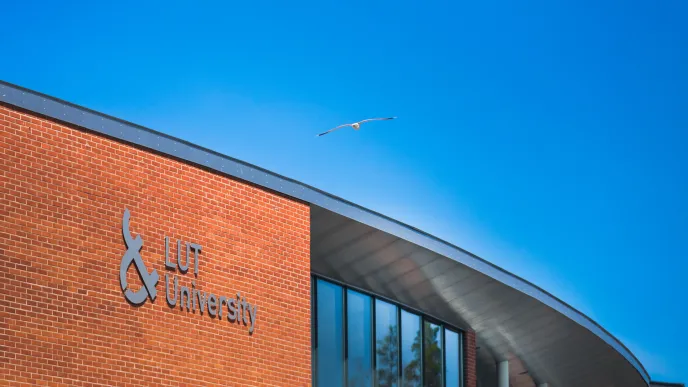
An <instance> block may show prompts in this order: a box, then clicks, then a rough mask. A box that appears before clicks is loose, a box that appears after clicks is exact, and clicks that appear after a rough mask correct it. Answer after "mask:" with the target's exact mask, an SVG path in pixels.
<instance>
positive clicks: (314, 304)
mask: <svg viewBox="0 0 688 387" xmlns="http://www.w3.org/2000/svg"><path fill="white" fill-rule="evenodd" d="M318 280H320V281H324V282H329V283H331V284H333V285H336V286H339V287H341V288H342V298H343V300H342V302H343V303H342V308H343V311H342V317H343V319H344V321H343V329H344V332H343V335H342V337H343V340H344V343H343V344H344V345H343V348H344V354H343V355H344V364H343V365H342V367H343V372H344V381H343V383H344V386H345V387H346V386H347V384H348V382H349V381H348V371H349V370H348V361H349V359H348V354H349V353H348V352H349V351H348V348H349V347H348V346H349V340H348V302H347V301H348V299H347V292H348V291H349V290H352V291H355V292H358V293H360V294H363V295H366V296H369V297H370V302H371V314H370V316H371V317H370V320H371V321H370V324H371V340H372V343H371V348H372V351H373V353H372V363H373V364H372V366H373V367H372V373H373V375H372V383H373V386H375V385H376V383H377V340H376V337H377V332H376V327H375V316H376V314H377V308H376V301H377V300H380V301H384V302H386V303H388V304H391V305H393V306H395V307H396V308H397V325H398V327H397V342H398V343H399V356H398V360H397V370H398V373H399V375H398V380H399V381H398V386H397V387H401V384H403V375H402V372H403V369H402V367H403V362H402V353H401V351H402V348H401V334H402V326H401V324H402V321H401V312H402V310H403V311H406V312H408V313H411V314H414V315H416V316H418V317H419V318H420V324H421V365H420V367H421V369H420V375H421V386H422V385H423V383H424V382H425V380H424V374H425V368H424V367H425V359H424V355H425V354H424V347H425V327H424V324H425V322H428V323H432V324H435V325H438V326H439V327H440V333H441V341H442V344H441V345H442V382H443V383H442V384H443V386H444V387H447V386H446V361H447V359H446V358H447V355H446V342H445V340H446V338H445V337H446V335H445V329H449V330H450V331H452V332H455V333H457V334H458V336H459V345H458V347H459V354H458V357H459V365H460V368H459V386H460V387H463V386H464V379H465V377H466V375H465V373H464V369H465V364H464V359H465V357H464V355H465V354H464V345H463V342H464V339H465V334H466V331H465V330H463V329H461V328H459V327H457V326H455V325H452V324H449V323H447V322H445V321H443V320H441V319H438V318H436V317H434V316H432V315H429V314H427V313H424V312H422V311H420V310H418V309H416V308H413V307H410V306H408V305H405V304H402V303H400V302H398V301H394V300H392V299H390V298H388V297H385V296H382V295H379V294H376V293H374V292H371V291H368V290H364V289H361V288H359V287H356V286H352V285H348V284H346V283H344V282H342V281H338V280H335V279H332V278H328V277H326V276H322V275H318V274H313V273H311V300H310V302H311V342H312V346H311V351H313V352H314V351H317V349H318V348H317V347H318V341H317V340H318V336H317V335H318V333H317V312H318V310H317V294H318V289H317V283H318ZM316 357H317V354H315V352H314V353H313V354H312V359H313V362H312V364H311V368H312V369H311V375H312V382H313V385H314V387H316V382H317V364H316V362H315V360H316Z"/></svg>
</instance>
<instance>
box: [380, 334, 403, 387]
mask: <svg viewBox="0 0 688 387" xmlns="http://www.w3.org/2000/svg"><path fill="white" fill-rule="evenodd" d="M397 329H398V328H397V326H396V325H390V326H389V331H388V332H387V334H386V335H385V336H384V337H383V338H381V339H379V340H378V341H377V350H376V353H377V382H378V386H380V387H394V386H396V385H397V380H398V372H399V371H398V370H399V368H398V367H399V340H398V339H397V337H398V336H397Z"/></svg>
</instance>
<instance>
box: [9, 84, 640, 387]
mask: <svg viewBox="0 0 688 387" xmlns="http://www.w3.org/2000/svg"><path fill="white" fill-rule="evenodd" d="M0 102H2V103H5V104H8V105H12V106H15V107H18V108H20V109H23V110H26V111H29V112H33V113H35V114H38V115H41V116H45V117H48V118H51V119H53V120H57V121H61V122H64V123H67V124H72V125H75V126H78V127H80V128H83V129H86V130H88V131H91V132H95V133H98V134H101V135H104V136H107V137H110V138H114V139H117V140H120V141H124V142H127V143H131V144H134V145H136V146H139V147H143V148H147V149H150V150H152V151H154V152H157V153H160V154H163V155H167V156H170V157H173V158H176V159H180V160H183V161H185V162H189V163H192V164H195V165H198V166H201V167H203V168H207V169H211V170H214V171H216V172H218V173H221V174H224V175H228V176H231V177H233V178H237V179H241V180H244V181H247V182H250V183H253V184H256V185H258V186H261V187H264V188H266V189H269V190H273V191H276V192H279V193H281V194H284V195H287V196H290V197H293V198H296V199H298V200H301V201H304V202H307V203H310V204H311V208H312V230H313V233H312V238H311V240H312V242H311V243H312V253H311V254H312V258H311V260H312V264H311V265H312V270H313V271H314V272H316V273H318V274H321V275H325V276H329V277H331V278H333V279H339V280H342V281H345V282H347V283H350V284H352V285H354V286H358V287H361V288H363V289H366V290H369V291H372V292H374V293H377V294H380V295H383V296H387V297H390V298H394V299H395V300H398V301H399V302H402V303H404V304H407V305H409V306H411V307H414V308H417V309H419V310H423V311H424V312H426V313H428V314H430V315H434V316H436V317H438V318H441V319H443V320H445V321H447V322H449V323H452V324H454V325H456V326H459V327H465V328H469V327H470V328H471V329H474V330H475V331H476V334H477V337H478V343H479V344H478V345H479V346H480V350H479V353H478V360H479V364H480V366H481V367H480V368H481V370H482V371H483V372H485V374H484V375H482V377H483V378H484V379H486V380H487V379H489V378H490V377H491V375H492V374H493V372H491V371H490V367H494V362H495V361H499V360H504V359H509V360H510V365H511V367H510V375H511V377H510V381H511V384H512V385H515V386H519V385H532V383H533V382H537V383H541V382H548V383H550V385H552V386H580V385H591V386H592V385H596V386H597V385H599V386H631V387H633V386H648V385H649V383H650V378H649V375H648V373H647V371H646V370H645V368H644V367H643V366H642V364H641V363H640V361H638V359H637V358H636V357H635V356H634V355H633V354H632V353H631V351H630V350H628V348H626V347H625V346H624V345H623V344H622V343H621V342H620V341H619V340H618V339H616V338H615V337H614V336H612V335H611V334H610V333H609V332H607V331H606V330H605V329H604V328H602V327H601V326H600V325H599V324H597V323H595V322H594V321H593V320H592V319H590V318H589V317H587V316H585V315H584V314H583V313H581V312H579V311H578V310H576V309H575V308H573V307H571V306H570V305H568V304H566V303H565V302H563V301H561V300H560V299H558V298H556V297H555V296H553V295H552V294H550V293H548V292H546V291H545V290H543V289H541V288H539V287H537V286H536V285H534V284H532V283H530V282H528V281H526V280H524V279H523V278H520V277H518V276H516V275H514V274H511V273H509V272H507V271H505V270H503V269H501V268H499V267H497V266H495V265H493V264H491V263H489V262H487V261H485V260H484V259H482V258H480V257H477V256H475V255H473V254H471V253H469V252H467V251H465V250H463V249H461V248H459V247H457V246H455V245H452V244H451V243H448V242H446V241H443V240H441V239H438V238H436V237H434V236H432V235H429V234H427V233H425V232H423V231H421V230H418V229H416V228H414V227H411V226H409V225H406V224H403V223H401V222H398V221H396V220H394V219H392V218H389V217H387V216H385V215H382V214H379V213H376V212H374V211H371V210H368V209H366V208H363V207H361V206H358V205H356V204H354V203H351V202H348V201H346V200H343V199H341V198H338V197H336V196H333V195H330V194H328V193H326V192H323V191H321V190H318V189H317V188H313V187H311V186H308V185H306V184H303V183H300V182H298V181H295V180H292V179H289V178H286V177H284V176H280V175H278V174H275V173H273V172H270V171H267V170H265V169H262V168H259V167H256V166H253V165H250V164H247V163H245V162H242V161H239V160H236V159H233V158H231V157H228V156H225V155H222V154H220V153H217V152H214V151H212V150H209V149H205V148H202V147H199V146H197V145H194V144H191V143H189V142H186V141H184V140H180V139H177V138H174V137H171V136H168V135H165V134H163V133H160V132H156V131H153V130H151V129H148V128H145V127H142V126H140V125H136V124H132V123H130V122H127V121H123V120H120V119H117V118H114V117H111V116H108V115H105V114H102V113H98V112H96V111H93V110H90V109H86V108H83V107H80V106H77V105H74V104H71V103H68V102H65V101H62V100H58V99H56V98H53V97H50V96H47V95H43V94H40V93H37V92H35V91H31V90H27V89H24V88H21V87H19V86H16V85H12V84H9V83H6V82H2V81H0ZM526 371H527V372H526Z"/></svg>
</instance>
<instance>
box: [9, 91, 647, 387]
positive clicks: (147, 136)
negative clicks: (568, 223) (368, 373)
mask: <svg viewBox="0 0 688 387" xmlns="http://www.w3.org/2000/svg"><path fill="white" fill-rule="evenodd" d="M0 102H3V103H5V104H9V105H12V106H16V107H18V108H20V109H23V110H27V111H30V112H33V113H36V114H38V115H41V116H45V117H48V118H51V119H53V120H57V121H61V122H65V123H68V124H72V125H76V126H79V127H82V128H84V129H87V130H90V131H93V132H96V133H99V134H101V135H104V136H107V137H111V138H114V139H118V140H121V141H124V142H126V143H130V144H134V145H137V146H140V147H143V148H148V149H151V150H153V151H155V152H158V153H161V154H165V155H169V156H171V157H174V158H177V159H181V160H184V161H187V162H189V163H192V164H196V165H198V166H202V167H204V168H208V169H211V170H215V171H217V172H219V173H221V174H225V175H228V176H231V177H233V178H237V179H241V180H244V181H247V182H249V183H253V184H256V185H258V186H261V187H264V188H267V189H270V190H273V191H276V192H280V193H282V194H284V195H287V196H291V197H293V198H296V199H299V200H302V201H304V202H307V203H311V204H315V205H318V206H320V207H323V208H325V209H327V210H330V211H332V212H335V213H337V214H340V215H342V216H346V217H348V218H351V219H354V220H356V221H358V222H361V223H364V224H366V225H368V226H371V227H374V228H377V229H379V230H382V231H385V232H387V233H389V234H392V235H394V236H397V237H399V238H402V239H405V240H407V241H409V242H412V243H415V244H417V245H419V246H422V247H425V248H427V249H429V250H432V251H434V252H436V253H438V254H441V255H444V256H446V257H449V258H452V259H454V260H455V261H457V262H459V263H461V264H463V265H466V266H468V267H470V268H472V269H474V270H477V271H479V272H481V273H483V274H485V275H487V276H489V277H491V278H493V279H495V280H497V281H500V282H502V283H504V284H506V285H508V286H510V287H512V288H513V289H516V290H518V291H520V292H522V293H525V294H527V295H529V296H531V297H533V298H535V299H536V300H538V301H540V302H542V303H543V304H545V305H547V306H549V307H551V308H552V309H554V310H556V311H558V312H559V313H561V314H563V315H564V316H566V317H568V318H569V319H571V320H573V321H575V322H576V323H578V324H580V325H581V326H583V327H585V328H586V329H588V330H589V331H591V332H592V333H594V334H595V335H597V336H598V337H599V338H600V339H602V340H604V342H606V343H607V344H608V345H610V346H611V347H612V348H614V349H615V350H616V351H617V352H619V353H620V354H621V355H623V356H624V357H625V358H626V360H627V361H628V362H629V363H630V364H631V365H633V367H634V368H635V369H636V370H637V371H638V373H639V374H640V375H641V377H642V378H643V379H644V380H645V382H646V383H647V384H648V385H649V383H650V378H649V375H648V373H647V371H646V370H645V368H644V367H643V365H642V364H641V363H640V361H638V359H637V358H636V357H635V356H634V355H633V354H632V353H631V351H630V350H629V349H628V348H626V347H625V346H624V345H623V344H622V343H621V342H620V341H619V340H617V339H616V338H615V337H614V336H612V335H611V334H610V333H609V332H607V331H606V330H605V329H604V328H602V327H601V326H600V325H599V324H597V323H596V322H594V321H593V320H592V319H590V318H589V317H588V316H586V315H584V314H583V313H581V312H579V311H578V310H576V309H575V308H573V307H571V306H570V305H568V304H566V303H565V302H563V301H561V300H560V299H558V298H556V297H555V296H553V295H551V294H550V293H548V292H546V291H545V290H543V289H541V288H540V287H538V286H536V285H534V284H532V283H530V282H528V281H526V280H524V279H522V278H520V277H518V276H516V275H514V274H511V273H509V272H507V271H506V270H504V269H501V268H499V267H497V266H495V265H493V264H491V263H489V262H487V261H486V260H484V259H482V258H480V257H478V256H476V255H474V254H471V253H469V252H467V251H465V250H463V249H461V248H460V247H458V246H455V245H452V244H451V243H448V242H446V241H443V240H441V239H439V238H436V237H434V236H432V235H430V234H428V233H425V232H423V231H421V230H419V229H416V228H414V227H411V226H409V225H406V224H404V223H401V222H399V221H396V220H394V219H392V218H390V217H387V216H385V215H382V214H379V213H376V212H374V211H371V210H369V209H366V208H363V207H361V206H359V205H357V204H354V203H351V202H349V201H346V200H344V199H341V198H338V197H336V196H334V195H331V194H328V193H326V192H324V191H321V190H319V189H317V188H314V187H311V186H309V185H306V184H303V183H300V182H298V181H296V180H293V179H289V178H287V177H284V176H281V175H278V174H276V173H273V172H270V171H268V170H265V169H263V168H260V167H257V166H254V165H251V164H248V163H245V162H243V161H240V160H237V159H234V158H231V157H229V156H225V155H223V154H220V153H218V152H215V151H212V150H209V149H206V148H203V147H200V146H198V145H194V144H192V143H190V142H187V141H184V140H180V139H178V138H175V137H172V136H169V135H166V134H164V133H160V132H157V131H154V130H152V129H149V128H146V127H143V126H140V125H136V124H133V123H130V122H127V121H124V120H121V119H118V118H115V117H111V116H108V115H105V114H103V113H99V112H96V111H94V110H90V109H87V108H84V107H81V106H78V105H75V104H72V103H69V102H66V101H62V100H59V99H57V98H54V97H50V96H48V95H45V94H41V93H38V92H35V91H32V90H28V89H25V88H23V87H20V86H16V85H13V84H10V83H7V82H4V81H0Z"/></svg>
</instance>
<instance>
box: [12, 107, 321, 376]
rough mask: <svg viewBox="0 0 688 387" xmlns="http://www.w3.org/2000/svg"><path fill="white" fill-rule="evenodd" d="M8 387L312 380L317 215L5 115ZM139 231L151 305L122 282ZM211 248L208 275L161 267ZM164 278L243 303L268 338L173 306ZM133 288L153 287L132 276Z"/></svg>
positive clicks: (177, 165)
mask: <svg viewBox="0 0 688 387" xmlns="http://www.w3.org/2000/svg"><path fill="white" fill-rule="evenodd" d="M0 155H1V156H0V160H1V162H0V166H1V167H2V168H1V170H0V179H1V180H0V380H2V381H4V382H3V383H9V384H10V385H34V384H50V385H64V386H85V385H100V386H111V385H132V386H133V385H135V386H154V385H155V386H157V385H164V386H173V385H174V386H176V385H187V386H202V385H241V386H253V385H284V386H304V385H310V381H311V380H310V379H311V369H310V363H311V360H310V359H311V358H310V299H309V293H310V282H309V277H310V262H309V259H310V258H309V246H310V241H309V237H310V236H309V208H308V206H307V205H305V204H303V203H299V202H295V201H293V200H290V199H287V198H285V197H282V196H279V195H276V194H273V193H270V192H266V191H264V190H261V189H258V188H255V187H253V186H250V185H247V184H244V183H242V182H239V181H235V180H232V179H229V178H227V177H223V176H219V175H217V174H214V173H211V172H208V171H205V170H202V169H199V168H196V167H193V166H189V165H187V164H184V163H181V162H178V161H175V160H172V159H169V158H165V157H162V156H159V155H155V154H152V153H149V152H146V151H143V150H140V149H137V148H134V147H132V146H129V145H125V144H122V143H119V142H116V141H113V140H110V139H107V138H103V137H99V136H96V135H93V134H90V133H87V132H84V131H81V130H77V129H73V128H70V127H66V126H63V125H57V124H55V123H53V122H50V121H47V120H45V119H39V118H37V117H33V116H31V115H28V114H24V113H21V112H18V111H16V110H13V109H11V108H8V107H6V106H2V105H0ZM125 207H126V208H128V209H129V210H130V211H131V223H130V230H131V233H132V234H133V236H134V237H135V236H136V235H141V237H142V238H143V249H142V250H141V256H142V258H143V260H144V262H145V264H146V266H147V267H148V270H149V271H151V270H152V269H156V270H157V272H158V274H159V275H160V282H159V283H158V286H157V291H158V295H157V298H156V300H155V302H153V303H151V302H150V300H148V301H147V302H146V303H144V304H143V305H141V306H138V307H136V306H132V305H130V304H129V303H127V301H126V300H125V299H124V296H123V294H122V290H121V289H120V284H119V278H118V274H119V266H120V262H121V260H122V255H123V254H124V252H125V250H126V248H125V245H124V242H123V238H122V229H121V227H122V214H123V211H124V208H125ZM165 236H168V237H170V241H171V243H170V245H171V246H170V247H171V251H170V255H171V257H176V255H175V251H176V240H177V239H181V240H183V241H184V242H193V243H197V244H200V245H201V246H202V252H201V255H200V264H199V275H198V278H194V275H193V266H192V268H191V269H190V270H189V272H188V273H187V274H185V275H180V273H179V272H176V273H172V272H170V271H169V270H166V269H165V266H164V237H165ZM165 273H170V274H176V275H178V276H179V281H180V285H185V286H190V283H191V281H192V280H195V283H196V288H197V289H200V290H204V291H209V292H213V293H215V294H216V295H218V296H220V295H225V296H232V295H236V293H237V292H241V294H242V296H245V297H246V298H247V300H248V302H250V303H251V304H255V305H257V306H258V310H257V316H256V317H257V318H256V320H257V321H256V327H255V331H254V332H253V334H252V335H249V333H248V327H247V326H244V325H243V324H239V323H236V322H235V323H232V322H229V321H228V320H227V319H226V318H225V319H222V320H219V319H217V318H211V317H210V316H209V315H208V314H207V313H205V314H203V315H199V313H198V312H196V313H193V312H187V311H186V310H181V309H180V307H179V301H178V303H177V306H176V307H175V308H174V309H173V308H170V307H169V306H168V305H167V303H166V301H165ZM128 278H129V283H130V284H131V285H130V287H131V288H133V289H134V290H136V289H138V288H139V287H140V286H141V285H140V284H141V282H140V279H139V278H138V276H137V275H136V271H135V269H134V268H133V267H130V268H129V271H128Z"/></svg>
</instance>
